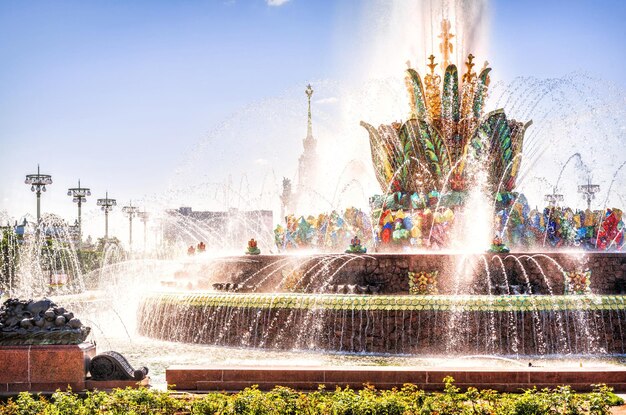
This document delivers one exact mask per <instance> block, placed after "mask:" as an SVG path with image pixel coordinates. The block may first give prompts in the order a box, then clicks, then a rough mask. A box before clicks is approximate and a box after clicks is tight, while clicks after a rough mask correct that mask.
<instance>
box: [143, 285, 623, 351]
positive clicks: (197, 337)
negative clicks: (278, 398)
mask: <svg viewBox="0 0 626 415" xmlns="http://www.w3.org/2000/svg"><path fill="white" fill-rule="evenodd" d="M190 297H191V296H190ZM625 321H626V310H625V309H624V308H623V307H622V308H617V307H616V308H615V309H604V310H590V309H586V310H583V309H582V308H581V310H556V309H555V310H536V311H481V310H471V311H468V310H463V311H451V310H436V309H430V310H402V309H400V308H399V307H396V308H389V309H378V310H363V309H356V308H353V309H345V308H344V309H296V308H292V309H289V308H254V307H233V306H214V305H211V306H207V305H203V304H202V302H201V301H200V302H198V301H195V299H193V298H190V301H189V302H187V303H185V302H179V303H176V302H167V301H160V300H159V299H158V298H153V299H149V300H147V301H144V303H143V304H142V306H141V307H140V309H139V315H138V325H137V326H138V330H139V333H140V334H142V335H145V336H148V337H152V338H158V339H162V340H169V341H177V342H187V343H199V344H210V345H221V346H235V347H253V348H267V349H288V350H291V349H296V350H303V349H305V350H306V349H312V350H323V351H340V352H365V353H391V354H421V355H468V354H498V355H517V354H520V355H549V354H550V355H551V354H559V355H560V354H568V353H572V354H588V355H601V354H606V353H610V354H624V353H625V347H624V334H626V333H624V331H626V329H624V322H625Z"/></svg>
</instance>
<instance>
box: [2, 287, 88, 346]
mask: <svg viewBox="0 0 626 415" xmlns="http://www.w3.org/2000/svg"><path fill="white" fill-rule="evenodd" d="M90 330H91V329H90V328H89V327H86V326H84V325H83V324H82V323H81V321H80V320H79V319H77V318H76V317H74V313H72V312H70V311H67V310H66V309H65V308H63V307H59V306H57V305H56V304H55V303H53V302H52V301H51V300H49V299H46V298H44V299H43V300H37V301H33V300H19V299H17V298H11V299H8V300H6V301H5V302H4V304H3V305H2V307H0V346H19V345H46V344H79V343H82V342H84V341H85V339H86V338H87V336H88V335H89V332H90Z"/></svg>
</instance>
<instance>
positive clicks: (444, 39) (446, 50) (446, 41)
mask: <svg viewBox="0 0 626 415" xmlns="http://www.w3.org/2000/svg"><path fill="white" fill-rule="evenodd" d="M450 27H451V26H450V20H448V19H443V20H442V21H441V34H440V35H439V36H438V37H439V38H440V39H441V43H440V44H439V51H440V52H441V54H442V55H443V71H444V72H445V70H446V69H447V68H448V65H449V64H450V59H449V58H450V54H451V53H452V52H453V51H454V47H453V46H452V43H451V42H450V40H451V39H452V38H453V37H454V35H453V34H452V33H450Z"/></svg>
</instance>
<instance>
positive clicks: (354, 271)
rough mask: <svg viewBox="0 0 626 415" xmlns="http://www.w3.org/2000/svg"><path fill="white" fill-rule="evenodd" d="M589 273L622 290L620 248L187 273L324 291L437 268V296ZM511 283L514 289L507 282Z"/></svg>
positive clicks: (404, 287) (544, 287) (236, 261)
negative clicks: (572, 272)
mask: <svg viewBox="0 0 626 415" xmlns="http://www.w3.org/2000/svg"><path fill="white" fill-rule="evenodd" d="M587 269H588V270H590V271H591V292H592V293H595V294H621V293H625V292H626V254H625V253H585V254H575V255H574V254H565V253H548V254H536V253H525V254H484V255H468V256H463V255H458V254H443V253H441V254H440V253H429V254H365V255H345V254H328V255H306V256H297V255H259V256H245V257H231V258H221V259H219V260H212V261H211V262H210V263H207V264H205V265H204V266H203V267H202V269H201V271H200V272H195V273H194V274H195V275H191V276H189V275H187V276H186V278H189V279H190V281H191V282H189V283H188V285H189V287H190V288H194V289H197V288H204V289H206V288H211V286H212V284H213V283H216V282H230V283H237V284H239V285H240V286H241V288H240V289H241V290H242V291H256V292H286V291H300V292H328V291H329V289H330V288H331V287H332V286H336V285H344V284H349V285H367V284H377V285H380V287H381V291H380V293H383V294H401V293H408V290H409V285H408V272H409V271H413V272H416V271H417V272H420V271H425V272H432V271H437V272H438V283H437V288H438V291H439V293H440V294H509V293H512V290H513V289H515V290H516V291H521V292H532V293H533V294H562V293H563V292H564V287H565V284H564V276H563V271H566V272H570V271H575V270H587ZM512 287H513V288H512Z"/></svg>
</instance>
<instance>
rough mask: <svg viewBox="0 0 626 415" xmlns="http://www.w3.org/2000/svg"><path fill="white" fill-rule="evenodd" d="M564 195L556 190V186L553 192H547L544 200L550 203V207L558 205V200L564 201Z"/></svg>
mask: <svg viewBox="0 0 626 415" xmlns="http://www.w3.org/2000/svg"><path fill="white" fill-rule="evenodd" d="M563 199H564V198H563V195H562V194H559V193H557V192H556V188H554V189H553V190H552V193H550V194H547V195H545V196H544V197H543V200H545V201H546V202H548V205H549V206H550V207H555V206H556V205H557V203H558V202H562V201H563Z"/></svg>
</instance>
